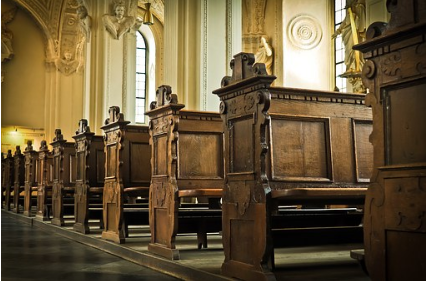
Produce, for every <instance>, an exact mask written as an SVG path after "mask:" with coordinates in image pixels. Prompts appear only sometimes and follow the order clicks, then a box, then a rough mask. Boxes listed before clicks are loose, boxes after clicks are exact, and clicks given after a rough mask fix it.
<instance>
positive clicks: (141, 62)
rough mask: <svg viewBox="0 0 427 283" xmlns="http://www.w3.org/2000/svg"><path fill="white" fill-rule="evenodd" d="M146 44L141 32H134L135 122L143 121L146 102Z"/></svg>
mask: <svg viewBox="0 0 427 283" xmlns="http://www.w3.org/2000/svg"><path fill="white" fill-rule="evenodd" d="M147 52H148V50H147V44H146V41H145V38H144V37H143V36H142V34H141V32H139V31H138V32H136V87H135V122H136V123H145V111H146V104H147V103H146V102H147V57H148V56H147V55H148V54H147Z"/></svg>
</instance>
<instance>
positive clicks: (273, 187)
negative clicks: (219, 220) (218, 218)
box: [214, 53, 372, 280]
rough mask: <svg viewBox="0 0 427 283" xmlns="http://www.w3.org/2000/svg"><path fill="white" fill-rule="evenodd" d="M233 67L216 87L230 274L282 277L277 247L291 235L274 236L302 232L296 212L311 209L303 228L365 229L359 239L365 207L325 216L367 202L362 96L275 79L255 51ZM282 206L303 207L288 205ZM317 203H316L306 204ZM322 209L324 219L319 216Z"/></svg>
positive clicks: (367, 125)
mask: <svg viewBox="0 0 427 283" xmlns="http://www.w3.org/2000/svg"><path fill="white" fill-rule="evenodd" d="M231 67H232V69H233V75H232V77H224V79H223V81H222V83H221V85H222V88H221V89H218V90H215V91H214V93H215V94H217V95H218V96H219V97H220V99H221V104H220V111H221V114H222V118H223V125H224V128H223V129H224V135H225V138H224V140H225V150H224V152H225V172H226V177H225V180H226V181H225V192H224V198H223V204H222V207H223V225H224V230H223V243H224V253H225V260H224V263H223V265H222V269H221V270H222V273H223V274H224V275H227V276H231V277H237V278H239V279H243V280H248V279H249V280H266V279H267V280H269V279H274V278H275V277H274V274H273V273H272V268H273V265H274V249H273V248H274V246H278V245H280V244H281V242H286V241H287V239H288V238H281V237H276V236H275V234H276V233H278V234H280V235H283V234H287V235H290V233H291V231H296V230H295V229H294V230H292V226H291V225H289V219H291V216H292V217H295V216H298V215H300V214H301V213H302V214H303V215H304V214H307V213H308V215H311V216H310V217H307V216H304V217H303V218H298V219H300V221H302V220H304V221H306V223H299V224H298V226H296V227H298V228H300V227H301V226H302V227H303V228H305V229H306V228H310V225H313V224H314V225H315V226H314V227H313V229H311V231H310V232H306V233H313V235H315V233H314V232H316V231H321V232H322V233H323V232H325V231H326V230H328V229H329V228H331V227H332V228H333V229H330V231H332V233H336V230H337V229H336V228H343V229H345V230H347V231H350V232H352V231H353V232H354V231H355V230H356V231H358V232H357V233H358V235H359V236H360V237H359V240H360V241H361V239H362V238H361V235H362V227H361V226H360V224H361V218H362V215H361V213H360V212H359V213H356V214H354V213H352V212H351V211H352V210H354V208H349V210H347V211H345V213H344V215H342V211H340V210H326V212H327V213H328V217H323V216H322V214H323V213H324V212H323V211H325V208H327V207H328V206H329V205H332V204H342V205H347V204H359V205H362V206H363V203H364V197H365V193H366V188H367V185H368V184H367V182H368V181H369V176H370V174H371V170H372V165H371V164H372V162H371V161H372V147H371V145H370V144H369V141H368V140H369V134H370V132H371V129H372V128H371V127H372V126H371V123H372V122H371V119H372V116H371V113H370V111H369V109H368V108H367V107H366V106H365V105H364V95H356V94H340V93H330V92H321V91H311V90H299V89H289V88H277V87H270V85H271V83H272V82H273V81H274V79H275V77H274V76H269V75H267V74H266V72H265V66H264V64H255V65H254V56H253V54H249V53H239V54H237V55H235V56H234V60H232V63H231ZM282 204H287V205H297V206H298V209H290V210H289V209H288V210H280V209H279V205H282ZM312 206H315V207H317V211H313V210H305V209H301V208H300V207H302V208H304V207H312ZM356 211H357V209H356ZM315 216H316V217H319V219H321V221H316V222H314V223H312V221H311V219H312V217H315ZM343 217H344V218H343ZM347 218H348V221H347V220H346V219H347ZM336 219H342V221H341V220H340V222H339V223H338V226H340V227H337V225H336V224H334V222H335V221H336ZM273 220H274V221H273ZM344 220H345V221H344ZM319 227H320V229H319ZM349 227H351V228H352V229H350V230H348V228H349ZM305 235H307V234H305ZM320 235H322V236H321V237H323V238H324V237H325V236H324V234H320ZM349 239H350V240H353V237H349ZM248 247H251V248H250V249H249V248H248Z"/></svg>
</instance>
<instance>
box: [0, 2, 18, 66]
mask: <svg viewBox="0 0 427 283" xmlns="http://www.w3.org/2000/svg"><path fill="white" fill-rule="evenodd" d="M17 10H18V8H17V7H15V8H13V9H11V10H8V11H6V12H4V13H2V14H1V61H2V62H3V61H5V60H10V59H12V58H13V55H14V52H13V47H12V39H13V33H12V31H11V30H10V29H8V27H7V26H6V25H7V24H8V23H10V22H11V21H12V20H13V18H14V17H15V15H16V11H17Z"/></svg>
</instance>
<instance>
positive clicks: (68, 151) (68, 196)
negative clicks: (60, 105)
mask: <svg viewBox="0 0 427 283" xmlns="http://www.w3.org/2000/svg"><path fill="white" fill-rule="evenodd" d="M50 145H51V146H52V155H53V156H52V158H53V161H52V164H53V182H52V221H51V222H52V224H53V225H57V226H64V224H65V222H64V213H65V208H67V210H68V211H67V214H74V186H75V180H76V168H77V166H76V149H75V143H74V142H67V140H64V137H63V135H62V133H61V129H56V130H55V137H54V138H53V142H52V143H51V144H50Z"/></svg>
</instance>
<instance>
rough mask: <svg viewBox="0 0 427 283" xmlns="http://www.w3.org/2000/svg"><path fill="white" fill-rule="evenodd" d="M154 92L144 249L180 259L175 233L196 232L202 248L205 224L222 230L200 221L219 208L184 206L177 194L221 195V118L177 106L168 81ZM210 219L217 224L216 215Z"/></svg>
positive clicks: (185, 196) (183, 196)
mask: <svg viewBox="0 0 427 283" xmlns="http://www.w3.org/2000/svg"><path fill="white" fill-rule="evenodd" d="M157 95H158V98H157V101H156V102H154V103H153V104H152V110H151V111H149V112H148V115H149V117H150V144H151V146H152V158H151V162H152V181H151V187H150V228H151V235H152V238H151V243H150V245H149V247H148V250H149V251H150V252H152V253H155V254H158V255H161V256H163V257H167V258H170V259H179V257H180V256H179V250H178V249H176V246H175V238H176V235H177V234H178V233H183V232H193V233H194V232H197V233H198V239H199V248H201V246H204V247H207V240H206V231H208V229H209V228H212V229H213V230H214V229H216V230H215V231H219V230H221V229H220V228H218V225H214V224H213V225H211V226H210V227H205V226H206V225H205V226H203V220H202V219H203V217H205V216H206V215H207V214H208V213H214V214H215V213H216V214H215V215H216V216H219V215H220V210H217V211H216V212H213V211H212V210H211V211H208V209H205V210H204V211H203V212H202V211H200V210H198V209H196V208H195V207H194V206H193V207H191V205H190V206H189V207H187V208H186V209H185V211H184V210H183V208H181V200H182V199H183V198H198V197H204V198H207V199H216V200H219V199H220V198H221V196H222V191H223V190H222V188H223V182H224V181H223V180H224V179H223V178H224V177H223V176H224V164H223V158H222V157H223V135H222V121H221V119H220V116H219V114H218V113H212V112H200V111H185V110H182V108H184V105H182V104H178V101H177V98H176V95H175V94H172V93H171V89H170V87H169V86H161V87H159V89H158V91H157ZM206 208H207V207H206ZM188 215H191V216H190V217H188ZM211 216H212V215H211ZM213 218H214V217H213ZM213 218H212V219H213ZM215 219H216V220H215V221H217V223H219V224H220V221H219V218H218V217H216V218H215ZM205 222H206V221H205ZM214 227H215V228H214Z"/></svg>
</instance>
